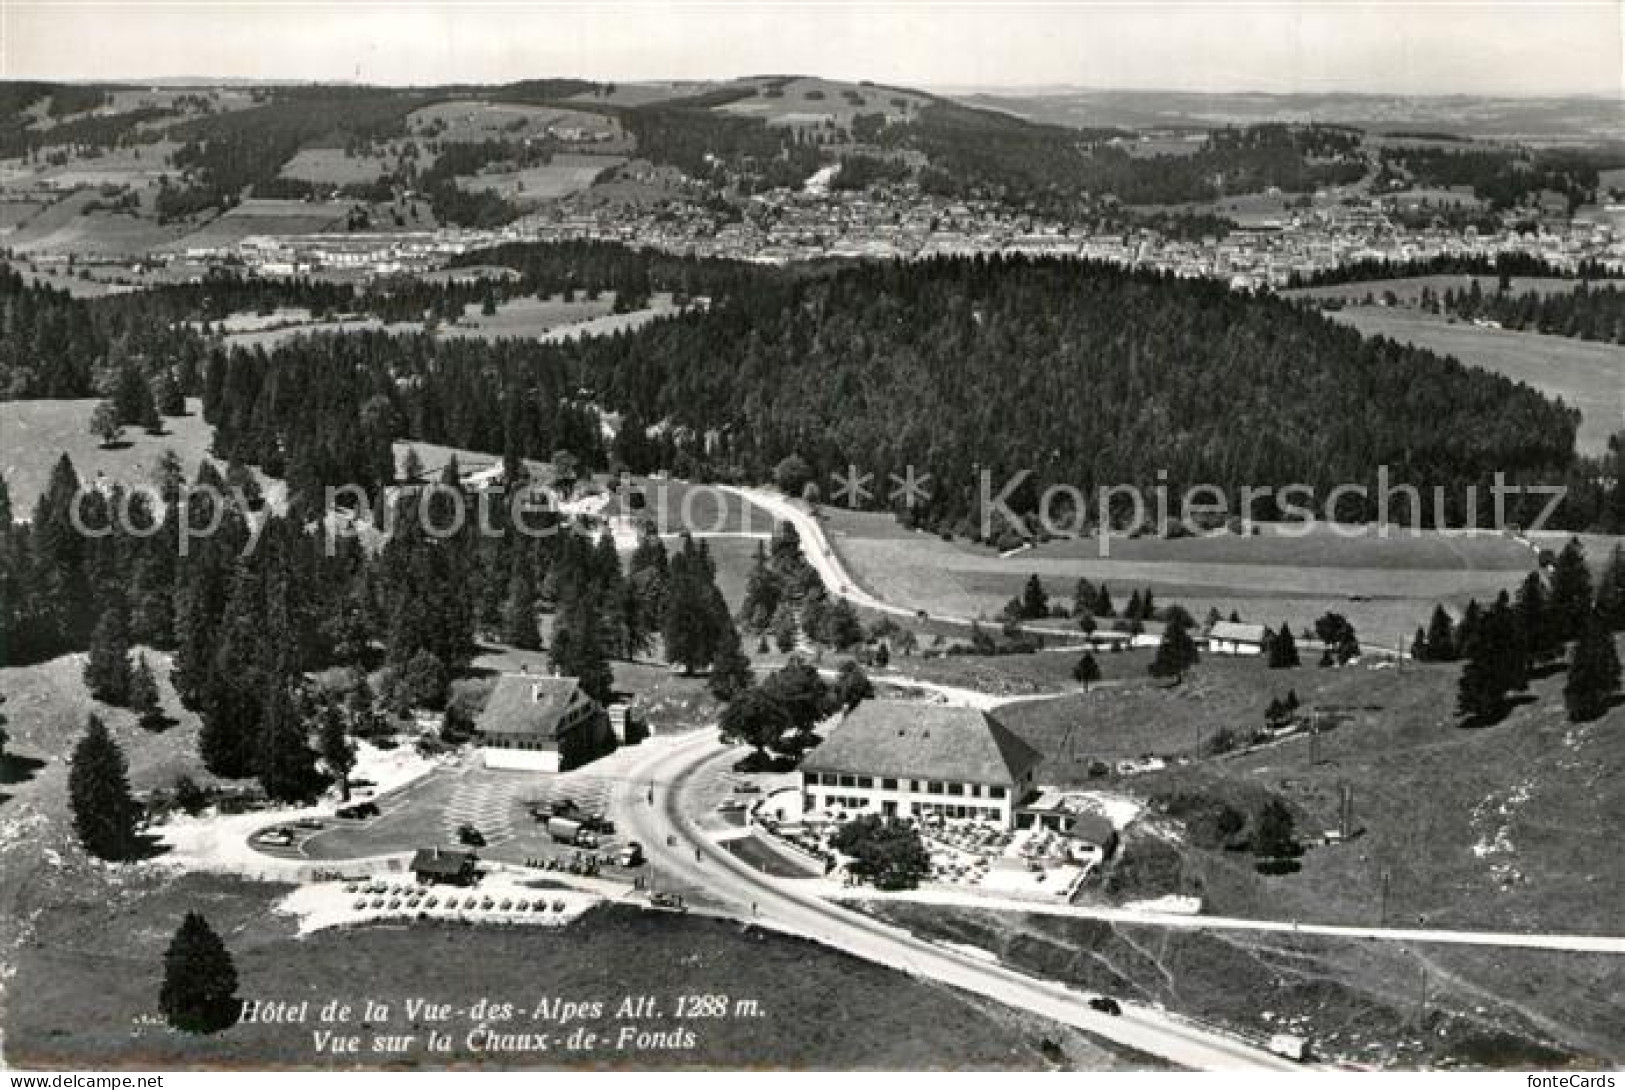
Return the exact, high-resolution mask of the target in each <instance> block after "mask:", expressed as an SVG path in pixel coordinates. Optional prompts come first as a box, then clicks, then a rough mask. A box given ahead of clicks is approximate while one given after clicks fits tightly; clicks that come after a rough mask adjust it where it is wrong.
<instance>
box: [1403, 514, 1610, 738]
mask: <svg viewBox="0 0 1625 1090" xmlns="http://www.w3.org/2000/svg"><path fill="white" fill-rule="evenodd" d="M1619 631H1625V553H1622V551H1621V550H1620V549H1619V548H1618V547H1616V548H1615V550H1614V552H1613V554H1612V556H1611V557H1610V559H1609V562H1608V565H1607V567H1606V568H1605V569H1604V572H1603V575H1602V578H1601V580H1600V582H1599V583H1598V584H1597V585H1596V586H1595V587H1593V581H1592V578H1591V571H1590V568H1589V567H1588V565H1587V562H1586V558H1585V550H1584V548H1583V547H1582V546H1581V545H1580V542H1579V541H1578V540H1577V539H1571V540H1570V541H1569V543H1568V544H1567V545H1566V546H1564V548H1563V550H1562V551H1561V552H1560V553H1559V554H1558V555H1557V557H1556V558H1555V560H1554V561H1553V563H1552V566H1551V574H1550V579H1549V581H1548V580H1547V579H1544V578H1542V576H1541V573H1539V572H1531V573H1530V574H1529V576H1528V578H1526V579H1525V580H1524V582H1523V583H1522V585H1520V586H1519V588H1518V591H1517V594H1516V596H1512V595H1508V594H1507V593H1506V592H1505V591H1502V592H1501V594H1500V595H1499V596H1498V597H1497V598H1496V599H1495V601H1494V602H1493V603H1491V605H1490V606H1488V607H1487V608H1481V607H1480V606H1479V604H1478V602H1477V601H1476V600H1474V601H1470V602H1468V604H1467V608H1466V609H1465V610H1464V611H1463V612H1462V616H1461V618H1460V620H1459V621H1452V619H1451V617H1450V615H1449V614H1448V613H1446V612H1445V610H1444V609H1443V607H1436V608H1435V610H1434V613H1433V617H1432V619H1431V620H1430V622H1429V624H1428V626H1427V628H1426V629H1425V630H1424V629H1418V630H1417V633H1416V638H1415V640H1414V641H1413V643H1412V647H1411V651H1412V654H1413V655H1414V656H1415V657H1416V658H1417V659H1419V660H1421V661H1423V662H1454V661H1457V660H1462V661H1463V667H1462V672H1461V678H1460V681H1459V683H1458V686H1457V696H1456V710H1457V712H1458V714H1460V715H1461V716H1462V717H1463V718H1464V719H1465V720H1466V721H1467V722H1469V723H1493V722H1495V721H1497V720H1499V719H1500V718H1501V717H1502V716H1504V715H1505V714H1506V712H1507V710H1508V709H1509V707H1510V703H1509V697H1510V695H1511V694H1512V693H1518V692H1525V691H1527V690H1528V688H1529V681H1530V678H1531V676H1532V675H1533V674H1534V673H1535V672H1536V671H1539V670H1541V669H1543V668H1545V667H1546V666H1548V665H1549V664H1551V663H1554V662H1556V661H1557V660H1559V659H1560V658H1562V656H1563V655H1564V652H1565V648H1568V675H1567V678H1566V680H1565V684H1564V688H1563V699H1564V705H1565V707H1566V709H1567V711H1568V715H1569V718H1570V719H1571V720H1574V721H1576V722H1580V721H1584V720H1589V719H1594V718H1596V717H1597V716H1599V715H1601V714H1602V713H1603V712H1604V711H1606V710H1607V708H1608V707H1609V705H1610V702H1611V701H1612V699H1613V697H1614V694H1615V693H1617V692H1618V690H1619V686H1620V665H1619V658H1618V655H1617V652H1616V650H1615V646H1614V635H1613V634H1614V633H1615V632H1619ZM1571 645H1572V646H1571Z"/></svg>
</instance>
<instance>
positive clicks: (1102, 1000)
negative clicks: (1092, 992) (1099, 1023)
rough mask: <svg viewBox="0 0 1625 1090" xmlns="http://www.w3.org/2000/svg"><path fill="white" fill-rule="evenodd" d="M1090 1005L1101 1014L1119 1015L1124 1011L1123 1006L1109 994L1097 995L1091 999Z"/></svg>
mask: <svg viewBox="0 0 1625 1090" xmlns="http://www.w3.org/2000/svg"><path fill="white" fill-rule="evenodd" d="M1089 1006H1090V1007H1091V1008H1092V1009H1094V1010H1097V1011H1099V1012H1100V1013H1101V1014H1111V1015H1118V1014H1122V1013H1123V1008H1122V1007H1120V1006H1118V1005H1117V1000H1115V999H1113V998H1112V997H1111V996H1109V995H1097V996H1095V997H1094V998H1093V999H1091V1000H1089Z"/></svg>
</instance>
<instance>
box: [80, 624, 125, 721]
mask: <svg viewBox="0 0 1625 1090" xmlns="http://www.w3.org/2000/svg"><path fill="white" fill-rule="evenodd" d="M84 676H85V686H86V687H87V688H89V689H90V695H91V696H93V697H95V698H96V699H97V700H100V701H101V702H102V703H104V704H112V705H114V706H115V707H124V706H125V705H126V704H128V703H129V700H130V640H129V636H128V634H127V632H126V630H125V624H124V605H123V603H122V602H119V601H114V602H111V603H109V605H108V606H107V608H106V609H104V610H103V611H102V615H101V619H100V620H98V621H97V622H96V631H95V632H93V633H92V634H91V637H90V651H89V652H88V653H87V654H86V656H85V670H84Z"/></svg>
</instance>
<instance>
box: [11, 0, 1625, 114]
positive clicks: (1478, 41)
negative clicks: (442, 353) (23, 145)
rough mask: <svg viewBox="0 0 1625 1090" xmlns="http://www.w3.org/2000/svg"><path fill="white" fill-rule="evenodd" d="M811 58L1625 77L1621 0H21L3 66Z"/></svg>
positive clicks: (860, 75)
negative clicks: (870, 0) (968, 0)
mask: <svg viewBox="0 0 1625 1090" xmlns="http://www.w3.org/2000/svg"><path fill="white" fill-rule="evenodd" d="M765 73H784V74H789V73H798V74H805V75H813V76H821V77H825V78H829V79H838V80H852V81H857V80H864V79H867V80H872V81H874V82H876V83H882V84H897V85H903V86H908V87H914V88H919V89H925V90H934V91H940V92H944V93H955V94H975V93H987V94H1042V93H1068V92H1073V93H1076V92H1166V93H1176V94H1180V93H1182V94H1190V93H1212V94H1252V95H1293V94H1302V95H1327V94H1338V95H1356V94H1357V95H1372V96H1392V95H1400V96H1406V97H1418V98H1422V97H1426V98H1434V97H1449V96H1473V97H1497V98H1562V97H1588V98H1595V97H1602V98H1611V97H1620V96H1622V94H1625V75H1622V73H1625V5H1621V4H1619V3H1615V2H1608V0H1557V2H1554V3H1535V2H1532V0H1502V2H1495V0H1468V2H1439V0H1419V2H1413V3H1393V2H1387V0H1371V2H1348V0H1252V2H1250V3H1218V2H1206V3H1203V2H1194V0H1183V2H1176V3H1161V4H1157V3H1138V4H1134V3H1127V2H1124V0H1105V2H1093V0H1075V2H1055V0H1050V2H1042V0H1040V2H1035V3H1015V4H995V3H988V4H982V5H968V4H964V3H956V2H949V3H910V2H906V0H892V2H889V3H878V4H869V5H855V4H852V3H848V2H846V0H824V2H815V3H810V4H809V3H803V4H795V5H789V4H785V3H775V2H766V3H763V2H754V0H699V2H689V3H678V4H662V5H656V4H652V3H646V2H641V0H639V2H631V3H610V4H598V5H583V4H580V3H577V2H573V0H542V2H517V0H473V2H470V3H460V4H459V3H448V2H446V0H416V2H411V0H408V2H406V3H377V2H372V0H351V2H349V3H343V4H335V3H331V2H326V0H239V2H232V3H220V4H201V3H198V2H196V0H132V2H127V3H111V2H109V0H8V2H7V3H5V4H4V5H3V6H0V78H4V79H7V80H17V79H55V80H62V81H75V82H129V83H137V84H139V83H148V84H150V83H155V82H165V81H201V82H214V81H237V82H250V83H252V82H295V83H306V82H331V83H340V82H342V83H361V84H372V85H381V86H432V85H443V84H449V83H470V84H487V83H505V82H510V81H513V80H517V79H529V78H549V77H556V76H574V77H577V78H581V79H585V80H592V81H596V82H621V83H665V82H710V81H725V80H727V79H731V78H738V77H739V76H741V75H760V74H765Z"/></svg>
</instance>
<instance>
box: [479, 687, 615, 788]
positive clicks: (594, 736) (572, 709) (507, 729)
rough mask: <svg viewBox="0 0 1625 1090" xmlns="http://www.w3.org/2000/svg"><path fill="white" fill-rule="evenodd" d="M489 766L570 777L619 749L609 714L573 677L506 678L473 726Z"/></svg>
mask: <svg viewBox="0 0 1625 1090" xmlns="http://www.w3.org/2000/svg"><path fill="white" fill-rule="evenodd" d="M474 742H475V744H476V745H478V746H479V747H480V748H481V750H482V751H483V756H484V759H485V763H486V765H487V767H491V768H515V769H525V770H530V771H536V772H568V771H569V770H570V769H572V768H579V767H581V766H582V765H584V764H587V763H588V762H590V761H593V760H596V759H597V758H599V757H602V756H603V755H604V754H606V753H609V752H611V751H612V750H614V748H615V734H614V732H613V731H612V730H611V728H610V720H609V713H608V712H606V711H605V710H604V707H603V705H601V704H599V703H598V701H596V700H594V699H593V698H592V697H590V696H588V695H587V693H586V692H585V691H584V690H583V689H582V688H581V683H580V682H579V681H577V680H576V679H575V678H573V677H543V676H540V675H535V674H523V673H522V674H504V675H503V676H502V677H500V678H498V679H497V683H496V688H495V689H493V690H492V691H491V696H490V698H489V699H488V700H486V702H485V708H484V709H483V710H482V711H481V712H480V715H479V718H478V719H477V720H475V723H474Z"/></svg>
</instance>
